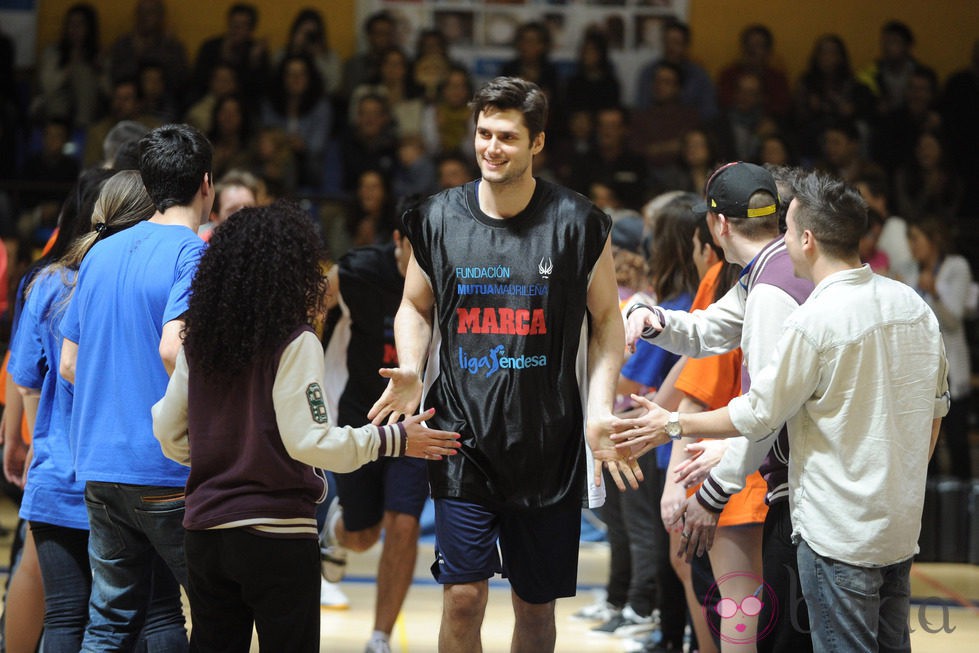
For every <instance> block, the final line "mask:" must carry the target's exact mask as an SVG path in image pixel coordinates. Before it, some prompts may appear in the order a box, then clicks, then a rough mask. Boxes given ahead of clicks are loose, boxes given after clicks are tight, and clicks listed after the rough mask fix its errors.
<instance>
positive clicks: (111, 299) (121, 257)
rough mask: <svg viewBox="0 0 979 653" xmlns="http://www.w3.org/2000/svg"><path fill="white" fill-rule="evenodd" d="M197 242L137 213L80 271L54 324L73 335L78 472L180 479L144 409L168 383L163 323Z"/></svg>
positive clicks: (185, 294)
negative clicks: (137, 217)
mask: <svg viewBox="0 0 979 653" xmlns="http://www.w3.org/2000/svg"><path fill="white" fill-rule="evenodd" d="M203 248H204V243H203V241H201V239H200V238H198V237H197V234H195V233H194V232H193V231H191V230H190V229H188V228H187V227H182V226H176V225H161V224H157V223H154V222H141V223H139V224H137V225H135V226H133V227H130V228H129V229H126V230H125V231H123V232H121V233H118V234H115V235H113V236H111V237H109V238H107V239H105V240H104V241H102V242H99V243H98V244H96V245H95V247H93V248H92V251H90V252H89V253H88V255H87V256H86V257H85V260H84V261H83V262H82V266H81V269H80V270H79V272H78V285H77V287H76V289H75V294H74V296H73V297H72V300H71V304H70V305H69V306H68V310H67V312H66V313H65V318H64V321H63V322H62V324H61V333H62V335H63V336H64V337H65V338H66V339H67V340H70V341H72V342H74V343H77V344H78V360H77V363H76V366H75V370H76V371H75V404H74V407H73V410H72V415H71V439H72V444H73V447H74V451H75V474H76V475H77V477H78V479H79V480H82V481H103V482H111V483H128V484H132V485H163V486H168V487H177V486H181V487H182V486H183V485H184V484H185V482H186V480H187V468H186V467H183V466H182V465H178V464H177V463H175V462H173V461H172V460H169V459H168V458H165V457H164V456H163V452H162V451H161V449H160V445H159V443H158V442H157V441H156V439H155V438H154V437H153V418H152V415H151V414H150V409H151V408H152V406H153V404H154V403H156V402H157V401H158V400H159V399H160V398H161V397H162V396H163V395H164V393H165V392H166V389H167V382H168V377H167V373H166V370H165V369H164V367H163V361H162V360H161V359H160V349H159V347H160V338H161V337H162V335H163V325H164V324H166V323H167V322H170V321H171V320H175V319H177V318H179V317H180V316H181V315H183V314H184V312H186V310H187V302H188V299H189V296H190V283H191V280H192V279H193V276H194V272H195V271H196V270H197V262H198V260H199V259H200V256H201V252H202V250H203Z"/></svg>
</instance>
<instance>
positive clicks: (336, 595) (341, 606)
mask: <svg viewBox="0 0 979 653" xmlns="http://www.w3.org/2000/svg"><path fill="white" fill-rule="evenodd" d="M320 605H321V606H323V607H324V608H329V609H330V610H346V609H347V608H349V607H350V600H349V599H348V598H347V595H346V594H344V593H343V590H342V589H340V586H339V585H337V584H336V583H331V582H330V581H328V580H326V579H325V578H324V579H322V581H321V582H320Z"/></svg>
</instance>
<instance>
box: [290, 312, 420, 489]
mask: <svg viewBox="0 0 979 653" xmlns="http://www.w3.org/2000/svg"><path fill="white" fill-rule="evenodd" d="M323 377H324V361H323V347H322V345H321V344H320V342H319V340H318V339H317V338H316V336H315V335H314V334H313V333H311V332H308V331H306V332H303V333H302V334H301V335H300V336H299V337H298V338H296V339H295V340H293V341H292V342H291V343H289V345H288V346H287V347H286V348H285V350H284V351H283V352H282V357H281V358H280V359H279V367H278V370H277V371H276V374H275V384H274V385H273V387H272V402H273V404H274V406H275V420H276V423H277V424H278V427H279V434H280V435H281V436H282V443H283V445H285V448H286V451H287V452H288V453H289V455H290V456H292V457H293V458H295V459H296V460H298V461H300V462H304V463H306V464H308V465H312V466H313V467H319V468H321V469H326V470H329V471H332V472H351V471H353V470H355V469H357V468H358V467H360V466H361V465H364V464H365V463H368V462H371V461H373V460H377V459H378V458H379V457H381V456H400V455H403V454H404V436H403V435H402V434H403V427H401V426H399V425H397V424H395V425H392V426H381V427H377V426H373V425H371V424H368V425H366V426H361V427H359V428H354V427H351V426H333V425H331V424H330V423H329V419H328V417H327V411H326V401H325V397H324V395H323Z"/></svg>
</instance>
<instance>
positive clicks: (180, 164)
mask: <svg viewBox="0 0 979 653" xmlns="http://www.w3.org/2000/svg"><path fill="white" fill-rule="evenodd" d="M211 156H212V153H211V144H210V143H209V142H208V140H207V139H206V138H204V135H203V134H202V133H200V132H199V131H198V130H197V129H195V128H193V127H191V126H190V125H163V126H162V127H157V128H156V129H154V130H153V131H151V132H150V133H149V134H147V135H146V136H144V137H143V139H142V140H141V141H140V142H139V174H140V176H141V177H142V178H143V183H144V184H145V185H146V192H147V193H149V196H150V199H152V200H153V205H154V206H155V207H156V210H157V211H159V212H161V213H163V212H164V211H166V210H167V209H169V208H170V207H173V206H186V205H188V204H190V203H191V201H193V199H194V195H195V194H196V193H197V189H198V188H200V185H201V182H202V181H204V175H207V176H208V177H210V175H211ZM209 181H210V180H209Z"/></svg>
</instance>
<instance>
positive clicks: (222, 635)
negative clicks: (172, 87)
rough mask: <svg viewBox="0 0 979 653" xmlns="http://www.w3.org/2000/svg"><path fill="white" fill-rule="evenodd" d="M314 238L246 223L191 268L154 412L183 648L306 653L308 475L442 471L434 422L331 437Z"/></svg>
mask: <svg viewBox="0 0 979 653" xmlns="http://www.w3.org/2000/svg"><path fill="white" fill-rule="evenodd" d="M321 254H322V252H321V248H320V246H319V239H318V237H317V236H316V233H315V231H314V229H313V226H312V223H311V222H310V220H309V218H308V216H307V215H306V214H305V213H304V212H303V211H301V210H300V209H299V208H298V207H297V206H295V205H294V204H290V203H285V202H276V203H275V204H273V205H271V206H269V207H262V208H245V209H241V210H240V211H238V212H236V213H235V214H234V215H232V216H231V217H230V218H229V219H228V220H227V222H225V223H224V224H223V225H222V227H221V229H219V230H217V231H215V233H214V237H213V238H212V239H211V242H210V246H209V247H208V249H207V251H205V253H204V255H203V256H202V257H201V261H200V266H199V268H198V271H197V275H196V276H195V278H194V282H193V285H192V289H191V297H190V303H189V306H188V310H187V314H186V329H185V333H184V335H185V340H184V347H183V349H182V350H181V352H180V354H179V356H178V358H177V365H176V369H175V370H174V373H173V376H172V377H171V379H170V384H169V386H168V387H167V392H166V395H165V396H164V397H163V399H162V400H160V402H159V403H157V405H156V406H154V407H153V430H154V433H155V435H156V437H157V438H158V439H159V440H160V444H161V445H162V447H163V452H164V454H165V455H166V456H167V457H169V458H171V459H172V460H175V461H177V462H179V463H181V464H184V465H189V466H190V476H189V478H188V480H187V489H186V513H185V516H184V527H185V528H186V536H185V537H186V539H185V550H186V555H187V569H188V575H189V586H188V588H187V590H188V591H187V594H188V597H189V599H190V608H191V618H192V620H193V624H194V628H193V632H192V634H191V648H192V649H194V650H199V651H212V650H222V651H248V650H249V646H250V643H251V634H252V626H253V624H254V626H255V629H256V630H257V631H258V638H259V644H260V647H261V648H262V650H274V651H318V650H319V645H320V641H319V624H320V615H319V594H320V581H319V562H320V554H319V546H318V532H317V528H316V516H315V511H316V504H317V503H319V502H320V501H322V500H323V498H324V497H325V496H326V481H325V479H324V478H323V476H322V475H321V474H320V473H318V472H317V470H316V469H314V467H316V468H321V469H328V470H331V471H336V472H349V471H352V470H354V469H356V468H358V467H360V466H361V465H362V464H364V463H366V462H368V461H372V460H376V459H377V458H378V457H380V456H403V455H408V456H413V457H417V458H427V459H429V460H440V459H441V458H442V456H447V455H453V454H454V453H455V452H456V449H457V448H458V446H459V445H458V443H457V442H456V441H455V440H456V439H457V438H458V437H459V436H458V434H456V433H449V432H447V431H437V430H434V429H428V428H425V427H424V425H423V424H422V422H424V421H425V420H426V419H428V418H429V417H431V416H432V414H433V413H432V411H428V412H426V413H424V414H421V415H416V416H414V417H409V418H408V419H406V420H405V421H403V422H400V423H397V424H390V425H386V426H374V425H370V424H368V425H366V426H362V427H360V428H352V427H349V426H343V427H341V426H332V425H331V424H330V423H329V418H328V417H327V411H326V405H325V403H324V397H323V384H324V380H323V379H324V369H323V348H322V346H321V344H320V341H319V338H317V336H316V334H315V333H314V331H313V329H312V327H311V326H310V324H311V322H312V321H313V319H314V317H315V316H316V314H317V313H318V312H319V310H320V307H321V306H322V302H323V295H324V292H325V286H326V282H325V280H324V277H323V275H322V272H321V267H320V259H321Z"/></svg>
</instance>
